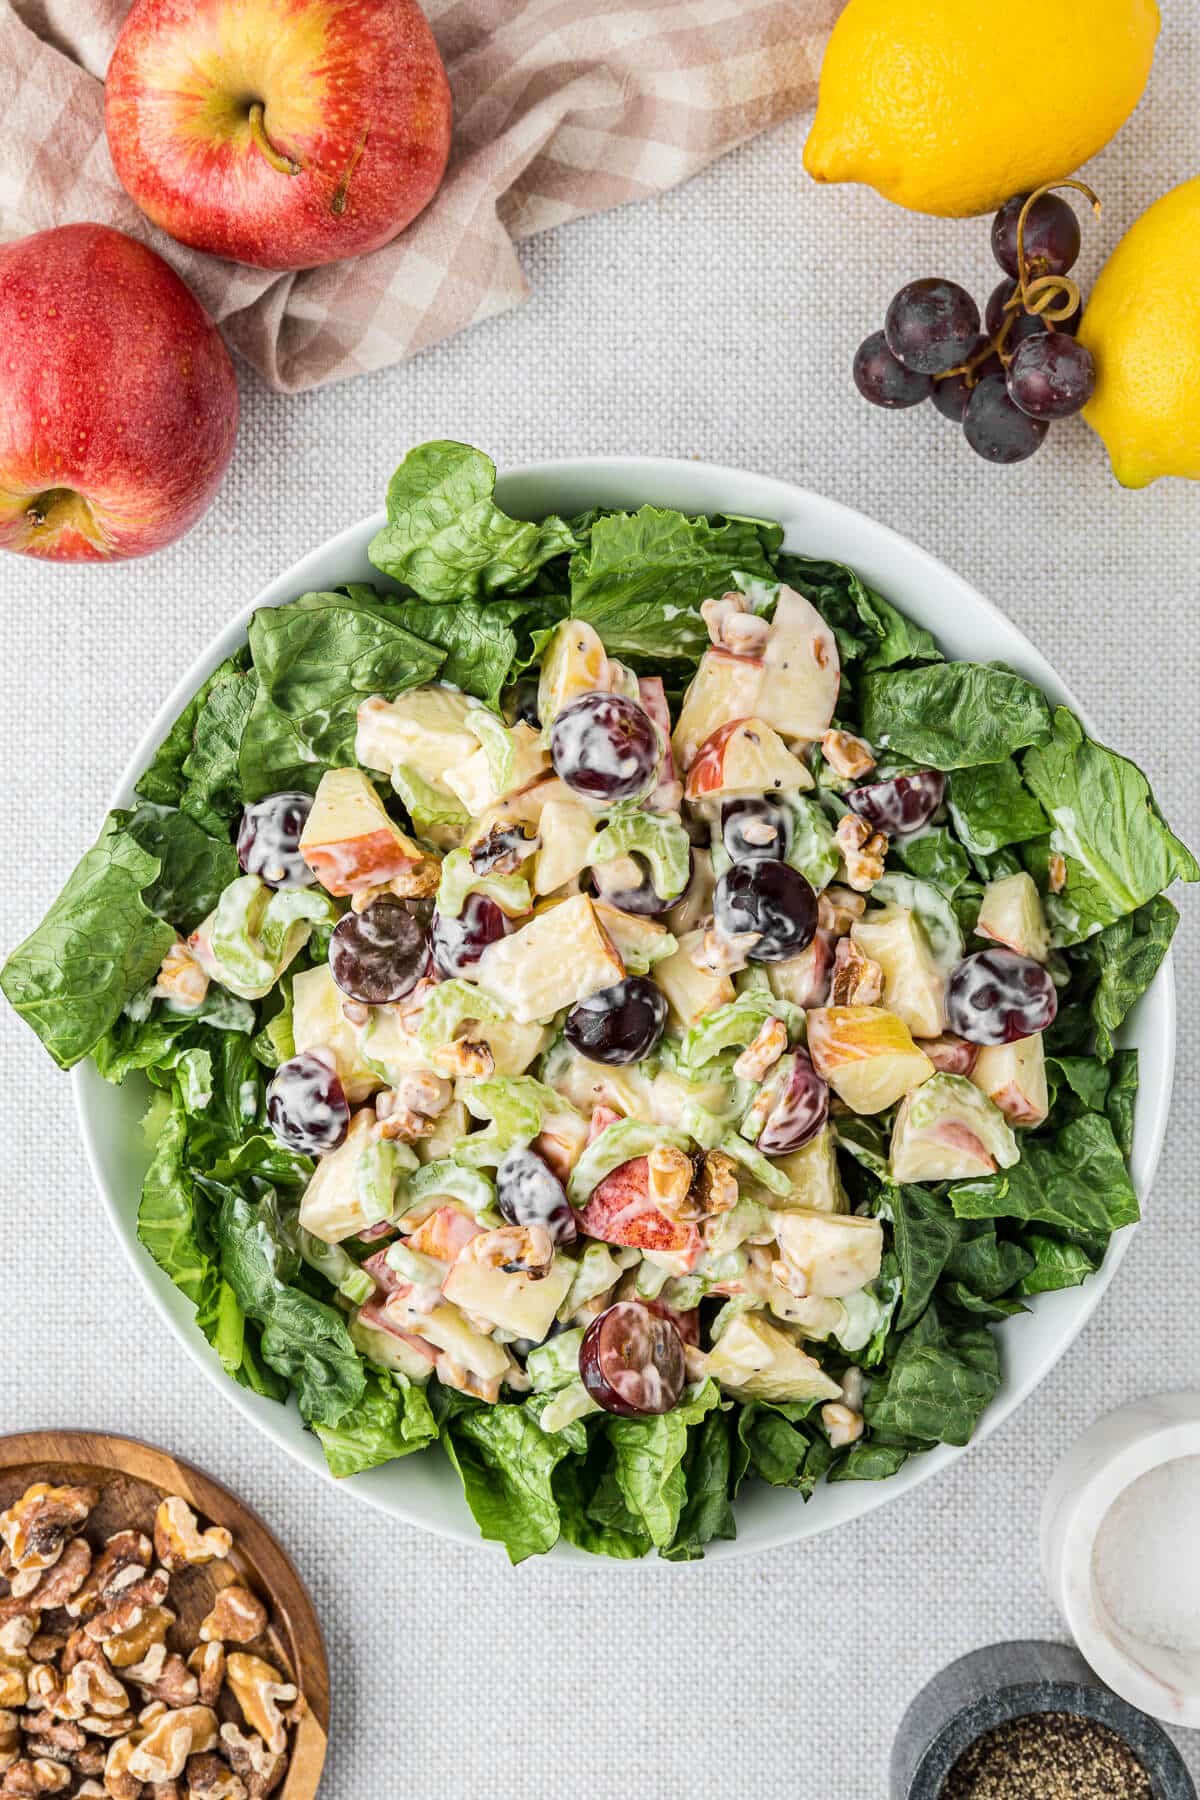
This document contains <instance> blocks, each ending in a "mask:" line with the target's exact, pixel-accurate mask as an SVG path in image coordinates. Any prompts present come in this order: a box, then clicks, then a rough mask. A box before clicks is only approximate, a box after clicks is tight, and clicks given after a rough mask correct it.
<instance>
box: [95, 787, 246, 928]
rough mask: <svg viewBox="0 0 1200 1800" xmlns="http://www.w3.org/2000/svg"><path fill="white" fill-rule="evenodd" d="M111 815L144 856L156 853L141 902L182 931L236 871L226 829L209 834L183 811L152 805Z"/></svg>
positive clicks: (212, 901)
mask: <svg viewBox="0 0 1200 1800" xmlns="http://www.w3.org/2000/svg"><path fill="white" fill-rule="evenodd" d="M113 816H114V818H116V819H117V820H118V821H119V822H120V825H121V828H122V829H123V830H125V831H127V832H128V833H129V835H130V837H131V838H132V839H133V840H134V842H135V843H137V844H140V845H141V847H142V849H143V850H144V851H145V852H146V854H147V856H153V857H156V858H157V859H158V874H157V875H156V876H155V878H154V880H153V881H152V882H151V883H150V884H149V886H148V887H146V888H145V889H144V890H143V893H142V898H143V899H144V900H145V902H146V905H147V906H148V907H149V908H150V910H151V912H155V913H157V914H158V916H159V918H160V919H167V920H168V921H169V922H170V923H171V924H172V925H173V926H174V927H175V929H176V931H178V932H180V933H181V935H182V936H184V937H186V936H187V935H188V933H189V932H191V931H194V930H195V929H196V926H197V925H198V924H199V923H200V921H201V919H203V918H205V917H206V915H207V914H208V913H210V912H211V911H212V909H213V907H214V906H215V905H216V904H217V900H218V899H219V898H220V894H221V889H222V888H224V887H225V886H227V885H228V883H229V882H231V881H233V880H235V879H236V877H237V874H238V857H237V851H236V850H235V849H234V847H233V845H232V844H231V843H230V841H229V837H228V834H227V833H226V834H225V835H223V836H222V837H219V838H215V837H210V836H209V834H208V832H207V831H205V830H204V829H203V827H202V826H200V825H198V824H197V823H196V821H195V819H193V818H191V817H189V815H188V814H187V813H183V812H165V811H163V810H162V809H161V808H160V807H157V806H149V805H142V806H139V807H138V808H137V809H136V811H134V812H119V813H115V814H114V815H113Z"/></svg>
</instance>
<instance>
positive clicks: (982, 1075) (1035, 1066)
mask: <svg viewBox="0 0 1200 1800" xmlns="http://www.w3.org/2000/svg"><path fill="white" fill-rule="evenodd" d="M971 1080H972V1081H973V1082H974V1084H975V1086H976V1087H977V1088H979V1089H981V1090H982V1092H983V1093H985V1094H986V1095H987V1097H988V1099H989V1100H990V1101H991V1102H992V1105H993V1106H998V1107H999V1108H1000V1111H1001V1112H1002V1113H1003V1114H1004V1116H1005V1118H1006V1119H1007V1120H1008V1122H1009V1124H1010V1125H1040V1124H1041V1123H1042V1121H1043V1119H1045V1118H1046V1117H1047V1115H1048V1114H1049V1111H1050V1095H1049V1092H1048V1090H1047V1087H1046V1049H1045V1045H1044V1044H1043V1043H1042V1034H1041V1032H1040V1031H1039V1032H1035V1034H1034V1035H1033V1037H1026V1038H1018V1039H1017V1041H1016V1043H1015V1044H987V1045H985V1046H984V1048H983V1049H982V1050H981V1051H980V1052H979V1055H978V1056H977V1057H976V1059H975V1067H974V1068H973V1069H972V1071H971Z"/></svg>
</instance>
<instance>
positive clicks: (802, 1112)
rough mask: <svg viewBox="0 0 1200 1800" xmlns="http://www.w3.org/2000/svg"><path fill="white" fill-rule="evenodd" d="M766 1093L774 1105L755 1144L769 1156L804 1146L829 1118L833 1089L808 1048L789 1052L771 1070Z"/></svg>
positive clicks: (766, 1082)
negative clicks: (815, 1064) (829, 1087)
mask: <svg viewBox="0 0 1200 1800" xmlns="http://www.w3.org/2000/svg"><path fill="white" fill-rule="evenodd" d="M763 1096H766V1097H769V1098H770V1102H771V1109H770V1111H769V1112H768V1114H767V1116H766V1120H765V1121H764V1124H763V1128H762V1130H761V1131H760V1132H759V1134H758V1136H757V1138H756V1139H755V1145H756V1147H757V1148H758V1149H759V1150H762V1151H763V1152H765V1154H766V1155H767V1156H784V1155H786V1154H787V1152H788V1151H789V1150H802V1149H803V1148H804V1146H805V1144H807V1143H808V1142H809V1141H810V1139H812V1138H815V1137H816V1135H817V1133H818V1131H821V1130H822V1129H823V1128H824V1126H825V1123H826V1121H827V1120H828V1118H829V1089H828V1087H827V1086H826V1084H825V1083H824V1082H823V1081H822V1080H821V1077H820V1076H819V1075H818V1074H817V1071H816V1070H815V1069H814V1068H813V1066H812V1063H811V1062H810V1061H809V1059H808V1052H807V1051H806V1050H796V1051H795V1052H793V1054H792V1055H791V1056H785V1057H784V1058H783V1059H782V1060H781V1061H780V1062H779V1063H778V1064H777V1065H776V1067H775V1068H774V1069H772V1070H771V1071H770V1073H769V1074H768V1076H767V1079H766V1081H765V1083H764V1084H763Z"/></svg>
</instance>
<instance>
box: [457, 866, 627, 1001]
mask: <svg viewBox="0 0 1200 1800" xmlns="http://www.w3.org/2000/svg"><path fill="white" fill-rule="evenodd" d="M476 972H477V975H478V978H479V985H480V987H481V988H483V989H484V991H485V993H488V994H491V995H492V997H493V999H495V1000H498V1001H499V1002H500V1004H501V1006H503V1007H504V1008H505V1009H506V1011H508V1012H509V1013H510V1014H511V1016H512V1017H513V1018H514V1019H516V1020H517V1021H518V1023H519V1024H522V1025H528V1024H531V1023H532V1022H533V1021H534V1020H535V1019H549V1018H551V1017H552V1016H553V1015H554V1014H555V1013H556V1012H559V1011H560V1010H561V1009H562V1008H563V1007H564V1006H574V1004H575V1002H576V1001H577V1000H584V999H586V998H587V996H588V995H589V994H594V993H596V992H598V991H599V989H600V988H606V987H612V986H613V985H614V983H616V982H618V981H620V980H622V979H623V977H624V974H625V965H624V963H623V962H622V961H621V958H620V957H619V956H618V955H617V952H616V950H615V949H614V947H613V943H612V939H611V938H610V937H609V935H608V933H607V932H606V931H605V929H604V927H603V925H601V923H600V920H599V918H598V917H597V915H596V909H595V907H594V906H593V905H592V902H591V901H590V900H589V899H588V897H587V895H586V894H575V895H573V896H572V898H571V899H570V900H563V901H562V902H561V903H560V904H559V905H557V906H551V907H547V909H546V911H545V912H540V913H535V914H534V916H533V918H532V919H530V921H529V923H528V925H522V927H521V929H520V930H519V931H514V932H513V933H512V935H511V936H510V937H505V938H499V939H498V940H497V941H496V942H495V943H493V944H489V945H488V947H487V949H486V950H485V951H484V953H483V955H482V956H481V957H480V959H479V963H478V965H477V970H476Z"/></svg>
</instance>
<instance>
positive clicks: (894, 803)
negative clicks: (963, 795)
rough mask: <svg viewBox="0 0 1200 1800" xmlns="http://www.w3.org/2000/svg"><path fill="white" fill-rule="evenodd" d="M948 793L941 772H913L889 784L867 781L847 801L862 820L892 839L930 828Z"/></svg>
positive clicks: (851, 793) (855, 789) (892, 779)
mask: <svg viewBox="0 0 1200 1800" xmlns="http://www.w3.org/2000/svg"><path fill="white" fill-rule="evenodd" d="M945 794H946V777H945V776H944V775H943V774H942V772H941V770H940V769H913V770H912V772H911V773H910V774H907V775H893V777H892V778H891V780H890V781H868V782H864V784H863V785H862V787H856V788H852V789H851V791H850V792H849V793H848V794H847V795H846V802H847V804H848V805H849V806H850V808H851V809H852V811H854V812H856V813H857V814H858V816H859V818H860V819H865V820H866V821H867V824H868V825H873V826H874V827H875V830H876V831H886V832H887V834H888V836H889V837H906V836H907V835H908V834H909V833H910V832H913V831H920V829H921V827H922V826H923V825H928V823H929V821H930V819H932V817H933V815H934V813H935V812H936V811H937V809H938V807H939V806H940V805H941V804H942V801H943V799H944V798H945Z"/></svg>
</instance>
